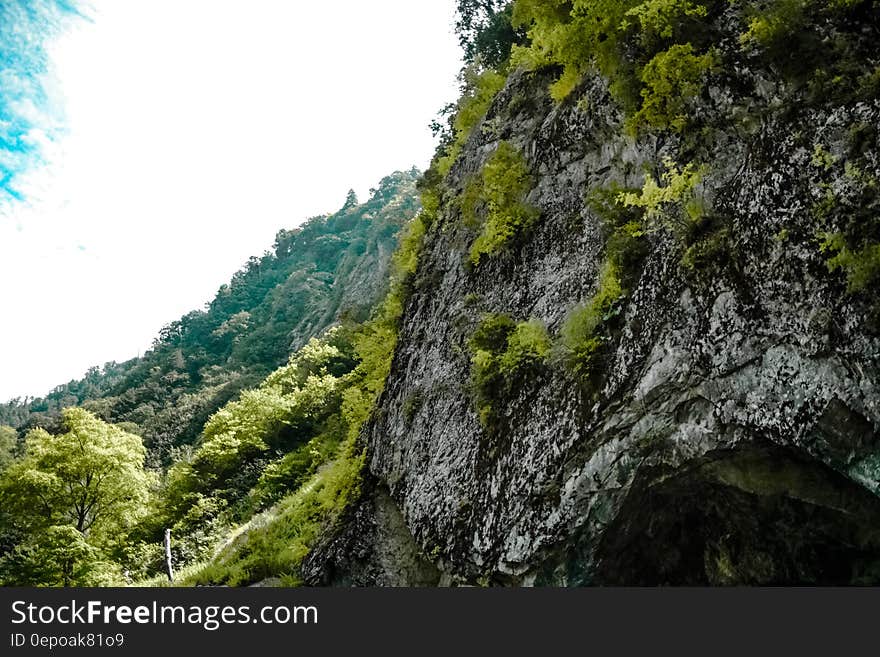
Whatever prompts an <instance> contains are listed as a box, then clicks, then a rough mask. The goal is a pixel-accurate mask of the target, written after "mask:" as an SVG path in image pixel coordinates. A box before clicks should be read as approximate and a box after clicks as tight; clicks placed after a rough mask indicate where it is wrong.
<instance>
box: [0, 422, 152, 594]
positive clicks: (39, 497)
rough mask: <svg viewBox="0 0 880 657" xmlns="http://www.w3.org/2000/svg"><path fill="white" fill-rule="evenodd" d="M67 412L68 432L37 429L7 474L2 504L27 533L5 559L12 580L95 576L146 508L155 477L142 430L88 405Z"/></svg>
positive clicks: (81, 580)
mask: <svg viewBox="0 0 880 657" xmlns="http://www.w3.org/2000/svg"><path fill="white" fill-rule="evenodd" d="M61 419H62V427H63V430H64V432H63V433H60V434H57V435H52V434H49V433H48V432H46V431H45V430H43V429H34V430H32V431H30V432H29V433H28V435H27V437H26V439H25V452H24V455H23V456H22V457H21V458H20V459H18V460H16V461H14V462H13V463H12V464H11V465H10V466H9V467H8V468H7V469H6V470H5V471H4V472H3V474H2V478H0V506H2V508H3V509H4V511H5V512H6V513H8V514H9V516H10V520H11V522H12V523H13V525H14V526H15V527H17V528H18V529H19V530H21V531H23V532H24V533H25V535H26V537H25V540H23V541H22V542H20V543H19V544H18V545H17V547H16V548H15V549H14V550H13V551H12V552H11V553H10V554H7V555H6V556H5V557H3V559H2V562H3V563H2V564H0V570H2V572H3V577H4V581H5V582H6V583H7V584H13V583H26V584H44V585H49V586H53V585H59V584H65V585H66V584H88V583H92V582H94V581H95V579H94V578H95V577H97V574H96V571H95V569H94V567H97V564H98V563H99V562H102V561H104V560H105V559H106V560H109V555H111V554H112V553H113V551H114V549H115V548H116V547H117V546H118V545H119V543H120V542H121V541H122V540H123V538H124V536H125V534H126V533H127V532H128V531H129V530H130V528H131V526H132V524H133V523H134V522H136V521H137V519H138V518H139V517H140V516H141V515H142V514H143V510H144V506H145V503H146V502H147V500H148V497H149V492H150V488H151V487H152V485H153V483H154V480H153V477H152V476H151V475H150V474H149V473H147V472H145V471H144V468H143V464H144V457H145V450H144V447H143V444H142V442H141V439H140V438H139V437H138V436H134V435H132V434H128V433H125V432H124V431H122V430H120V429H118V428H117V427H114V426H112V425H109V424H106V423H104V422H102V421H101V420H98V419H97V418H95V417H94V416H93V415H92V414H90V413H88V412H87V411H84V410H82V409H67V410H65V411H63V412H62V416H61ZM101 572H104V573H106V572H107V569H106V568H103V567H102V568H101ZM16 573H20V576H21V577H22V578H24V579H22V580H19V579H18V577H19V575H17V574H16ZM41 577H44V579H40V578H41Z"/></svg>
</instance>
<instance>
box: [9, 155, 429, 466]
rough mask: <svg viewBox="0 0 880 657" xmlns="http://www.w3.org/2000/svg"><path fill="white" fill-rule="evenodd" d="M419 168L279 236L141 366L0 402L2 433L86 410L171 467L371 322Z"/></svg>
mask: <svg viewBox="0 0 880 657" xmlns="http://www.w3.org/2000/svg"><path fill="white" fill-rule="evenodd" d="M418 175H419V174H418V172H417V171H415V170H412V171H407V172H398V173H394V174H392V175H390V176H388V177H387V178H384V179H383V180H382V181H381V182H380V183H379V185H378V188H377V189H374V190H372V191H371V197H370V199H369V200H368V201H367V202H366V203H363V204H359V203H358V201H357V198H356V197H355V196H354V193H353V192H352V193H350V194H349V197H348V199H346V202H345V205H344V206H343V207H342V208H341V209H340V210H339V211H338V212H335V213H334V214H331V215H328V216H323V217H315V218H313V219H310V220H308V221H307V222H305V223H304V224H303V225H301V226H300V227H298V228H295V229H292V230H281V231H279V233H278V235H277V237H276V239H275V244H274V245H273V247H272V250H271V251H267V252H266V253H265V254H263V255H262V256H261V257H256V256H255V257H252V258H250V260H248V262H247V263H246V264H245V266H244V267H243V268H242V269H241V270H240V271H238V272H236V274H235V275H234V276H233V277H232V280H231V281H230V282H229V283H228V284H225V285H223V286H222V287H221V288H220V289H219V291H218V292H217V295H216V296H215V297H214V299H213V300H212V301H211V302H210V303H208V304H206V306H205V308H204V309H203V310H195V311H193V312H191V313H189V314H187V315H185V316H183V317H181V318H180V319H179V320H176V321H174V322H171V323H170V324H168V325H167V326H165V327H164V328H163V329H162V331H161V333H160V334H159V335H158V336H157V337H156V339H155V340H154V342H153V345H152V347H151V348H150V349H149V350H148V351H147V352H146V353H145V354H144V355H143V356H142V357H140V358H135V359H133V360H130V361H127V362H124V363H115V362H110V363H106V364H105V365H103V366H102V367H94V368H92V369H90V370H89V371H88V373H87V374H86V375H85V376H84V377H83V378H82V379H80V380H77V381H71V382H69V383H66V384H64V385H60V386H58V387H57V388H55V389H54V390H53V391H52V392H51V393H49V394H48V395H46V396H45V397H43V398H39V399H33V400H21V399H19V400H14V401H12V402H11V403H8V404H0V425H8V426H12V427H13V428H16V429H21V430H22V431H27V430H28V429H30V428H33V427H38V426H39V427H46V428H48V429H50V430H54V429H56V428H58V426H59V424H58V423H59V421H60V415H59V413H60V411H61V409H63V408H67V407H71V406H82V407H84V408H86V409H88V410H89V411H91V412H92V413H94V414H95V415H96V416H97V417H99V418H101V419H103V420H106V421H108V422H114V423H124V426H125V427H126V428H127V429H128V430H130V431H133V432H134V433H136V434H138V435H140V436H142V437H143V438H144V442H145V445H146V447H147V451H148V455H149V456H148V462H149V463H151V464H154V465H155V464H160V463H166V464H167V462H168V459H169V457H170V453H171V449H172V448H174V447H178V446H181V445H188V444H191V443H192V442H193V441H194V440H195V439H196V438H197V436H198V435H199V432H200V431H201V428H202V426H203V425H204V423H205V421H206V420H207V419H208V417H209V416H210V415H211V414H212V413H213V412H214V411H216V410H217V409H218V408H219V407H220V406H222V405H223V404H224V403H225V402H227V401H228V400H230V399H233V398H234V397H236V396H237V395H238V393H239V391H241V390H242V389H245V388H248V387H252V386H254V385H256V384H258V383H259V382H260V381H261V380H262V379H263V378H264V377H265V376H266V374H268V373H269V372H271V371H272V370H274V369H275V368H277V367H278V366H280V365H281V364H283V363H284V362H286V361H287V358H288V357H289V355H290V354H291V353H293V352H295V351H296V350H297V349H299V348H300V347H301V346H303V345H304V344H306V342H308V340H309V339H310V338H312V337H314V336H316V335H319V334H320V333H321V332H322V331H323V330H324V329H326V328H327V327H328V326H330V325H331V324H333V323H335V322H337V321H338V320H340V319H342V318H345V319H349V320H352V321H360V320H363V319H364V318H365V317H366V316H367V315H368V314H369V310H370V308H371V307H372V306H373V305H374V304H375V303H376V301H377V300H378V299H379V298H380V296H381V295H382V293H383V292H384V290H385V288H386V287H387V276H388V274H387V265H388V260H389V258H390V256H391V253H392V252H393V250H394V248H395V246H396V244H397V235H398V233H399V231H400V229H401V227H402V226H404V225H405V224H406V223H407V221H408V220H409V219H411V218H412V217H413V216H414V214H415V212H416V211H417V209H418V200H417V194H416V190H415V183H416V180H417V178H418Z"/></svg>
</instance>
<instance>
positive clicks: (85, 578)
mask: <svg viewBox="0 0 880 657" xmlns="http://www.w3.org/2000/svg"><path fill="white" fill-rule="evenodd" d="M121 579H122V578H121V573H120V568H119V565H118V564H115V563H113V562H110V561H106V560H104V558H103V556H102V553H101V551H100V550H98V549H97V548H95V547H94V546H92V545H90V544H89V542H88V541H87V540H86V537H85V536H84V535H83V534H82V533H80V532H79V531H77V530H76V528H75V527H72V526H70V525H51V526H49V527H46V528H45V529H44V530H43V531H41V532H40V533H39V534H34V535H31V536H30V537H29V538H28V539H27V540H26V541H25V542H23V543H21V544H19V545H17V546H16V547H15V549H14V550H13V551H12V552H10V553H9V554H7V555H6V556H5V557H4V558H3V559H2V560H0V581H2V583H3V584H4V585H5V586H10V585H14V586H114V585H118V584H119V582H120V581H121Z"/></svg>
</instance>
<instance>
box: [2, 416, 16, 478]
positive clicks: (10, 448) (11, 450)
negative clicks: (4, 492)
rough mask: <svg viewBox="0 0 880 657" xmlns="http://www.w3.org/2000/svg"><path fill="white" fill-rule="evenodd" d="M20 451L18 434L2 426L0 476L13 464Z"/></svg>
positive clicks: (10, 428)
mask: <svg viewBox="0 0 880 657" xmlns="http://www.w3.org/2000/svg"><path fill="white" fill-rule="evenodd" d="M17 449H18V432H16V430H15V429H13V428H12V427H4V426H2V425H0V474H2V472H3V471H4V470H5V469H6V468H7V467H8V466H9V464H10V463H12V461H13V459H14V458H15V453H16V451H17Z"/></svg>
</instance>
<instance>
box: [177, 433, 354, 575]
mask: <svg viewBox="0 0 880 657" xmlns="http://www.w3.org/2000/svg"><path fill="white" fill-rule="evenodd" d="M353 442H354V441H352V440H347V441H346V442H345V443H344V444H343V445H342V446H341V447H340V450H339V454H338V456H337V458H336V459H335V460H334V461H333V462H331V463H330V464H328V465H326V466H325V467H323V468H322V469H321V470H320V471H319V472H318V473H316V474H315V475H313V476H312V477H311V478H310V479H309V480H308V482H307V483H306V484H305V485H304V486H302V487H301V488H300V489H299V490H298V491H297V492H295V493H293V494H292V495H290V496H288V497H286V498H285V499H284V500H282V501H281V502H280V503H279V504H278V505H277V506H276V507H274V508H273V509H271V510H270V511H268V512H266V513H264V514H262V515H259V516H256V517H255V518H254V519H253V520H251V521H250V522H249V523H248V524H247V525H246V526H245V527H244V528H243V529H242V530H241V531H240V532H239V534H238V536H237V537H235V538H233V539H232V540H231V541H230V543H229V544H228V545H226V546H225V547H224V548H223V549H222V550H221V551H220V553H219V554H218V555H217V556H216V557H215V558H213V559H212V560H211V561H210V562H209V563H208V564H206V565H205V566H203V567H202V568H201V569H199V570H197V571H196V572H195V573H193V574H191V575H190V576H189V577H188V579H187V580H186V581H185V582H184V583H185V584H188V585H199V584H213V585H217V584H227V585H230V586H241V585H246V584H251V583H253V582H256V581H259V580H262V579H266V578H267V577H281V579H282V583H284V584H285V585H288V586H292V585H297V584H299V583H300V577H299V567H300V564H301V563H302V560H303V559H304V558H305V556H306V555H307V554H308V552H309V550H310V549H311V546H312V545H313V544H314V542H315V541H316V540H317V538H318V537H319V536H320V534H321V532H322V531H323V530H325V529H326V528H327V527H328V526H331V525H332V524H333V523H334V522H335V521H336V520H337V519H338V518H339V516H340V514H341V513H342V512H343V510H344V509H345V508H346V507H347V506H348V505H349V504H350V503H351V502H352V501H353V500H355V499H357V496H358V495H359V490H360V481H361V476H360V473H361V470H362V468H363V464H364V454H363V453H362V452H360V451H359V450H357V449H356V448H354V446H353Z"/></svg>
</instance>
